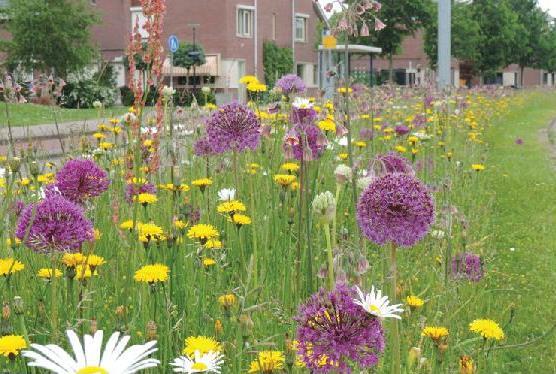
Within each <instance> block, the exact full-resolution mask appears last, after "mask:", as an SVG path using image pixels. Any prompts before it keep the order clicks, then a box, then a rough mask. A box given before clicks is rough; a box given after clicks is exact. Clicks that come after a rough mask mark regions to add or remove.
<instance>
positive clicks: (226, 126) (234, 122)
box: [206, 103, 261, 153]
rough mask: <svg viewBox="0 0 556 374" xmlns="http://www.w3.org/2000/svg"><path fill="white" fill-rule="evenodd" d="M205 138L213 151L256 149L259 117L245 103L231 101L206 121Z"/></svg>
mask: <svg viewBox="0 0 556 374" xmlns="http://www.w3.org/2000/svg"><path fill="white" fill-rule="evenodd" d="M206 128H207V140H208V142H209V144H210V147H211V149H212V151H213V152H215V153H224V152H226V151H240V152H241V151H244V150H246V149H248V148H249V149H256V148H257V147H258V146H259V141H260V138H261V132H260V129H261V124H260V122H259V119H258V118H257V116H256V115H255V113H253V111H251V109H249V108H248V107H247V106H246V105H242V104H238V103H231V104H227V105H224V106H222V107H220V108H219V109H218V110H216V111H214V113H213V114H212V115H211V117H210V118H209V119H208V120H207V121H206Z"/></svg>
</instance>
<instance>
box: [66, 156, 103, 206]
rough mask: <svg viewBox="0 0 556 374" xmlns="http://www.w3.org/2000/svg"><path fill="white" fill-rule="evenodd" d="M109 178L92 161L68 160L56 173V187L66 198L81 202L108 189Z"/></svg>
mask: <svg viewBox="0 0 556 374" xmlns="http://www.w3.org/2000/svg"><path fill="white" fill-rule="evenodd" d="M109 184H110V180H109V179H108V175H107V174H106V172H105V171H104V170H102V169H101V168H100V167H99V166H98V165H97V164H96V163H95V162H94V161H92V160H86V159H77V160H70V161H68V162H66V163H65V164H64V166H63V167H62V168H61V169H60V170H59V171H58V172H57V173H56V187H57V188H58V191H60V194H61V195H62V196H64V197H65V198H66V199H68V200H71V201H73V202H76V203H79V204H81V203H83V202H85V201H86V200H87V199H89V198H91V197H96V196H99V195H100V194H102V193H103V192H104V191H106V190H107V189H108V185H109Z"/></svg>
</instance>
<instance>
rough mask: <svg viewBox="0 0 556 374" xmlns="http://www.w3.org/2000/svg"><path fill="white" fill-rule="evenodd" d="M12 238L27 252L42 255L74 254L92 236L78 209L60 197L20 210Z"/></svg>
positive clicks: (91, 229)
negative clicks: (50, 252)
mask: <svg viewBox="0 0 556 374" xmlns="http://www.w3.org/2000/svg"><path fill="white" fill-rule="evenodd" d="M16 237H17V238H18V239H20V240H22V241H24V243H25V245H27V246H28V247H30V248H31V249H33V250H35V251H38V252H44V251H48V250H57V251H77V250H78V249H79V248H81V245H82V244H83V242H85V241H90V240H93V239H94V237H95V236H94V230H93V224H92V223H91V221H89V220H88V219H87V218H86V217H85V215H84V214H83V209H82V208H81V207H80V206H79V205H77V204H75V203H72V202H71V201H69V200H67V199H65V198H63V197H62V196H60V195H51V196H48V197H47V198H46V199H44V200H42V201H41V202H39V203H37V204H31V205H28V206H27V207H26V208H25V209H24V210H23V212H22V213H21V216H20V217H19V222H18V225H17V230H16Z"/></svg>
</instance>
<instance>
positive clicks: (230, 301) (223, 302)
mask: <svg viewBox="0 0 556 374" xmlns="http://www.w3.org/2000/svg"><path fill="white" fill-rule="evenodd" d="M218 303H219V304H220V306H222V307H223V308H231V307H232V306H234V305H235V304H236V303H237V297H236V295H234V294H233V293H229V294H225V295H222V296H219V297H218Z"/></svg>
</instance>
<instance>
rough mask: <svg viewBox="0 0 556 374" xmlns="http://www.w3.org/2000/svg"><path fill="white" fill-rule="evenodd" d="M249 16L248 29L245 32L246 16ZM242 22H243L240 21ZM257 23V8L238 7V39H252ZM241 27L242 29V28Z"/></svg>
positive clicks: (248, 6)
mask: <svg viewBox="0 0 556 374" xmlns="http://www.w3.org/2000/svg"><path fill="white" fill-rule="evenodd" d="M246 15H249V16H248V28H247V31H248V32H247V33H246V32H245V16H246ZM240 20H241V21H240ZM254 22H255V7H254V6H250V5H237V6H236V36H237V37H238V38H252V37H253V29H254ZM240 26H241V27H240Z"/></svg>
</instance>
